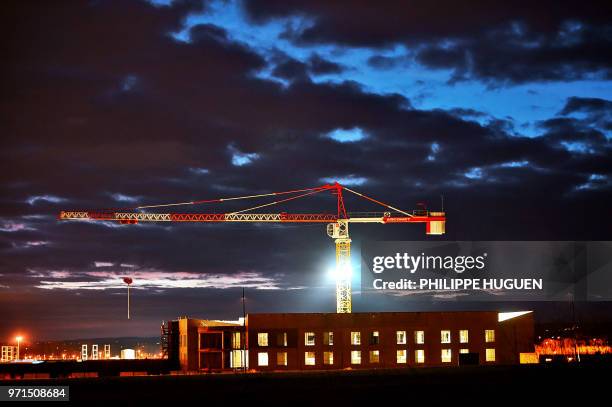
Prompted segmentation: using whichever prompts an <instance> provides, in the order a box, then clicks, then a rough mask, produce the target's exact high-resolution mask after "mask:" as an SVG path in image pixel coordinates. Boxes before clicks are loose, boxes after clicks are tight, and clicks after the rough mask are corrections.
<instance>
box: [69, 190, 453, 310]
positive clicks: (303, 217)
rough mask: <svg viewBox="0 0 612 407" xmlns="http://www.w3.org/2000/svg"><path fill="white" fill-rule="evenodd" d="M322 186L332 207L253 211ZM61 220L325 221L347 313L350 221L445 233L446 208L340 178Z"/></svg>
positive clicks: (73, 214)
mask: <svg viewBox="0 0 612 407" xmlns="http://www.w3.org/2000/svg"><path fill="white" fill-rule="evenodd" d="M321 192H331V193H332V194H333V195H335V196H336V201H337V205H336V210H335V213H286V212H278V213H256V212H252V211H256V210H259V209H262V208H265V207H268V206H273V205H278V204H281V203H285V202H289V201H292V200H295V199H300V198H305V197H307V196H312V195H314V194H319V193H321ZM343 192H348V193H351V194H354V195H356V196H358V197H360V198H362V199H365V200H368V201H370V202H373V203H375V204H378V205H380V206H382V207H384V208H386V210H385V211H384V212H358V213H352V212H347V210H346V207H345V205H344V197H343ZM266 197H282V198H281V199H278V200H274V201H271V202H267V203H263V204H259V205H256V206H253V207H250V208H246V209H242V210H238V211H233V212H228V213H187V212H183V213H181V212H163V213H160V212H149V211H148V210H151V209H158V208H168V207H176V206H186V205H200V204H213V203H223V202H229V201H238V200H248V199H258V198H266ZM59 219H60V220H92V221H109V222H118V223H121V224H136V223H139V222H250V223H260V222H264V223H269V222H279V223H326V224H327V234H328V235H329V237H331V238H332V239H334V241H335V243H336V312H338V313H350V312H351V309H352V303H351V266H350V264H351V260H350V256H351V239H350V237H349V224H350V223H379V224H384V225H386V224H395V223H425V233H426V234H427V235H442V234H444V233H445V225H446V216H445V213H444V212H430V211H428V210H427V209H426V208H423V209H418V210H413V211H412V212H411V213H410V212H407V211H404V210H401V209H398V208H396V207H393V206H391V205H389V204H386V203H384V202H381V201H379V200H377V199H374V198H372V197H370V196H367V195H364V194H362V193H359V192H357V191H354V190H353V189H350V188H347V187H346V186H343V185H340V184H339V183H337V182H336V183H333V184H326V185H322V186H319V187H314V188H305V189H295V190H292V191H283V192H270V193H265V194H257V195H247V196H238V197H231V198H219V199H209V200H200V201H190V202H179V203H170V204H159V205H145V206H138V207H135V208H129V209H123V210H95V211H61V212H60V214H59Z"/></svg>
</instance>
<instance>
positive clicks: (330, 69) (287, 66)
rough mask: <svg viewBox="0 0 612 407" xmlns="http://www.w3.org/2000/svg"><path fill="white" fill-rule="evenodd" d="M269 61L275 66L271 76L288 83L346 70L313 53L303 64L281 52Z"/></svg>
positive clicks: (277, 52)
mask: <svg viewBox="0 0 612 407" xmlns="http://www.w3.org/2000/svg"><path fill="white" fill-rule="evenodd" d="M271 60H272V62H273V63H274V64H275V66H274V69H273V70H272V75H273V76H275V77H277V78H281V79H286V80H290V81H293V80H301V81H309V80H310V77H311V75H327V74H338V73H341V72H343V71H345V69H346V68H345V67H344V66H342V65H340V64H337V63H335V62H331V61H329V60H327V59H325V58H323V57H321V56H320V55H319V54H317V53H313V54H312V55H311V56H310V57H309V58H308V59H307V60H306V61H305V62H302V61H298V60H297V59H295V58H291V57H290V56H288V55H286V54H285V53H283V52H280V51H276V52H275V53H274V54H273V56H272V58H271Z"/></svg>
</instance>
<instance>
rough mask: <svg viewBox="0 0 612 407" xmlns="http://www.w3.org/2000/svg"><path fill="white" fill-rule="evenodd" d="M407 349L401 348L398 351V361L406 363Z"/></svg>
mask: <svg viewBox="0 0 612 407" xmlns="http://www.w3.org/2000/svg"><path fill="white" fill-rule="evenodd" d="M406 354H407V352H406V349H399V350H398V351H397V363H406Z"/></svg>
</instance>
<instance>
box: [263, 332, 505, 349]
mask: <svg viewBox="0 0 612 407" xmlns="http://www.w3.org/2000/svg"><path fill="white" fill-rule="evenodd" d="M395 334H396V343H397V344H398V345H405V344H406V343H407V335H406V331H396V333H395ZM484 337H485V342H487V343H491V342H495V330H493V329H486V330H485V332H484ZM315 338H316V335H315V333H314V332H305V333H304V344H305V345H306V346H314V345H315ZM451 339H452V338H451V331H450V330H442V331H440V343H451ZM468 342H469V331H468V330H467V329H461V330H460V331H459V343H468ZM268 343H269V341H268V333H267V332H260V333H258V334H257V345H259V346H268ZM379 343H380V333H379V332H378V331H373V332H370V338H369V344H370V345H378V344H379ZM414 343H416V344H424V343H425V331H414ZM333 344H334V333H333V332H331V331H330V332H323V345H333ZM277 345H278V346H287V333H286V332H283V333H282V334H279V335H278V336H277ZM351 345H361V332H351Z"/></svg>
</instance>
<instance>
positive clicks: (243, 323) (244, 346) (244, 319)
mask: <svg viewBox="0 0 612 407" xmlns="http://www.w3.org/2000/svg"><path fill="white" fill-rule="evenodd" d="M244 300H245V298H244V286H243V287H242V328H243V329H242V335H243V336H244V338H242V352H241V353H242V355H240V364H241V365H242V370H244V371H245V372H246V304H245V301H244Z"/></svg>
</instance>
